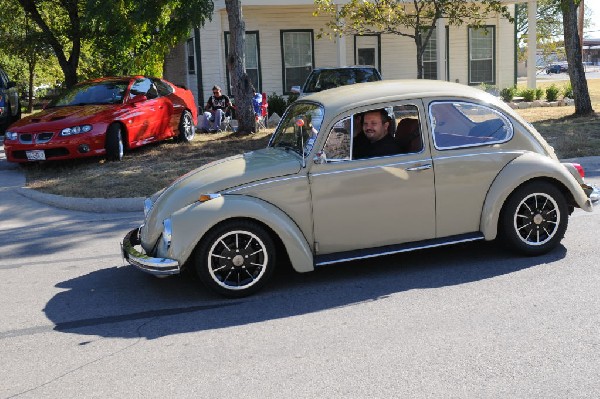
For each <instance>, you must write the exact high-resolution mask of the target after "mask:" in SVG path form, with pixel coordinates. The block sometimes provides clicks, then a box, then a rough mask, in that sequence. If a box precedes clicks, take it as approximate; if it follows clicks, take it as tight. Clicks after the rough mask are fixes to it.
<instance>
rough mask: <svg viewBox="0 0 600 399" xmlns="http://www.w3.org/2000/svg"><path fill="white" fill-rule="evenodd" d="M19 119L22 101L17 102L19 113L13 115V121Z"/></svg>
mask: <svg viewBox="0 0 600 399" xmlns="http://www.w3.org/2000/svg"><path fill="white" fill-rule="evenodd" d="M19 119H21V102H18V103H17V114H16V115H15V116H14V117H13V120H12V121H13V122H16V121H18V120H19Z"/></svg>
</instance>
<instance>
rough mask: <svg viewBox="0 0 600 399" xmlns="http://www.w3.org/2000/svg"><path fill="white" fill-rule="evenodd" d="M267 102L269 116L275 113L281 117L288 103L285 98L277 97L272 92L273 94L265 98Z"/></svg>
mask: <svg viewBox="0 0 600 399" xmlns="http://www.w3.org/2000/svg"><path fill="white" fill-rule="evenodd" d="M267 101H268V103H269V115H271V114H272V113H273V112H276V113H277V115H279V116H282V115H283V112H284V111H285V109H286V108H287V106H288V102H287V101H286V99H285V97H283V96H280V95H278V94H277V93H275V92H273V94H271V95H269V96H267Z"/></svg>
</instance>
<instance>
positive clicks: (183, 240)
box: [168, 195, 314, 272]
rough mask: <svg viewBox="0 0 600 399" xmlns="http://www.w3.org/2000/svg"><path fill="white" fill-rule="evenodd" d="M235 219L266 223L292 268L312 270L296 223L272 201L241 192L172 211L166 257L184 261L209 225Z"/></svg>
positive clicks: (303, 240)
mask: <svg viewBox="0 0 600 399" xmlns="http://www.w3.org/2000/svg"><path fill="white" fill-rule="evenodd" d="M307 217H308V215H307ZM234 218H245V219H254V220H256V221H258V222H261V223H263V224H265V225H266V226H268V227H269V228H270V229H271V230H273V231H274V232H275V234H277V235H278V236H279V238H280V239H281V241H282V242H283V245H284V246H285V249H286V251H287V253H288V255H289V258H290V261H291V263H292V267H293V268H294V270H296V271H298V272H309V271H312V270H314V261H313V253H312V250H311V248H310V245H309V244H308V242H307V241H306V238H305V237H304V235H303V234H302V232H301V231H300V229H299V228H298V226H297V225H296V223H294V221H293V220H292V219H291V218H290V217H289V216H288V215H287V214H286V213H284V212H283V211H282V210H281V209H279V208H277V207H275V206H273V205H272V204H270V203H268V202H266V201H263V200H261V199H258V198H255V197H249V196H242V195H224V196H221V197H219V198H216V199H212V200H210V201H207V202H203V203H200V202H196V203H194V204H191V205H189V206H187V207H185V208H182V209H180V210H178V211H177V212H175V213H173V214H172V215H171V224H172V230H173V231H172V239H171V247H170V248H169V250H168V257H169V258H171V259H176V260H178V261H179V262H180V264H183V263H185V262H186V261H187V260H188V258H189V257H190V256H191V255H192V253H193V251H194V248H196V246H197V245H198V242H200V240H201V239H202V237H204V235H205V234H206V233H207V232H208V231H209V230H210V229H211V228H212V227H214V226H215V225H217V224H218V223H220V222H223V221H225V220H228V219H234Z"/></svg>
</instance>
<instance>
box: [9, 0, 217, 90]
mask: <svg viewBox="0 0 600 399" xmlns="http://www.w3.org/2000/svg"><path fill="white" fill-rule="evenodd" d="M0 4H1V7H0V9H2V11H3V12H2V14H0V29H2V28H1V27H2V26H24V25H25V24H24V23H22V22H21V23H15V22H14V12H6V11H7V9H6V8H5V5H7V6H8V5H11V6H12V7H13V8H14V7H16V8H17V9H18V11H19V12H20V13H21V14H23V15H24V10H27V19H26V21H28V23H29V28H30V31H32V32H36V33H37V34H38V35H39V36H38V40H28V43H31V44H34V43H35V44H40V45H43V46H45V48H46V49H48V50H49V52H50V53H51V54H52V55H53V56H54V57H53V58H55V61H51V63H53V62H56V64H58V65H60V68H61V69H62V72H63V78H62V79H61V80H63V81H64V82H66V84H67V85H72V84H74V83H75V82H76V81H78V80H81V79H86V78H93V77H99V76H105V75H122V74H148V75H154V76H161V75H162V66H163V62H164V58H165V56H166V55H167V53H168V51H169V50H170V49H171V48H172V47H173V46H175V45H176V44H178V43H180V42H181V41H183V40H184V39H186V38H187V37H188V36H189V32H190V31H191V29H192V28H194V27H197V26H202V25H203V24H204V22H205V20H206V19H208V18H210V17H211V15H212V12H213V8H214V4H213V1H212V0H189V1H182V0H161V1H154V0H136V1H134V0H72V1H59V2H57V1H54V0H19V1H18V2H11V1H7V0H2V1H1V3H0ZM23 30H24V29H21V31H23ZM19 35H21V36H22V32H16V31H15V32H10V33H9V37H8V38H5V37H4V36H3V37H1V38H0V39H1V40H0V43H7V42H13V41H14V40H13V39H14V38H16V37H19ZM2 47H3V46H2V45H1V44H0V49H1V48H2ZM0 53H2V51H0ZM38 54H40V56H41V58H45V59H46V60H47V59H49V58H51V57H50V56H49V55H48V54H43V53H40V52H38ZM20 57H21V58H23V56H22V55H21V56H20ZM44 64H46V61H44Z"/></svg>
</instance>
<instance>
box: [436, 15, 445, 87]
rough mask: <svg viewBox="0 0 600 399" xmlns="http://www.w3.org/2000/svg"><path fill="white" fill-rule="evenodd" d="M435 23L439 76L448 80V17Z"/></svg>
mask: <svg viewBox="0 0 600 399" xmlns="http://www.w3.org/2000/svg"><path fill="white" fill-rule="evenodd" d="M435 25H436V28H435V40H436V54H435V56H436V60H437V78H438V80H448V76H446V70H447V68H446V63H447V62H448V54H446V19H445V18H440V19H438V21H437V22H436V24H435Z"/></svg>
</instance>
